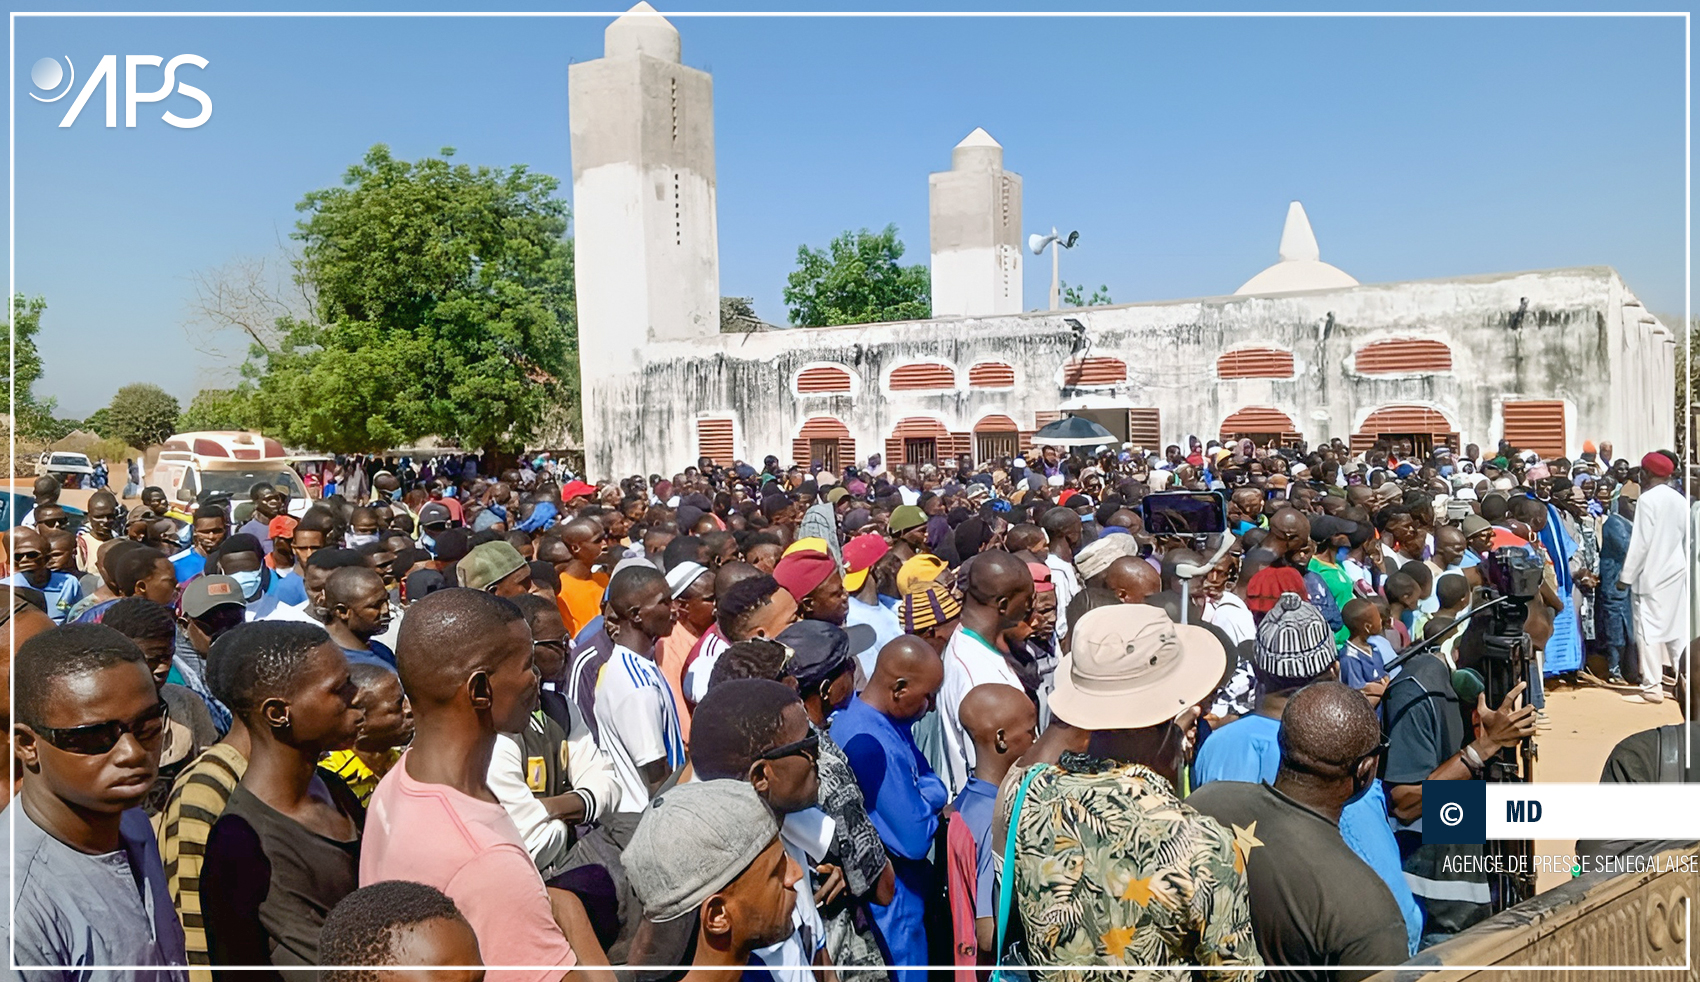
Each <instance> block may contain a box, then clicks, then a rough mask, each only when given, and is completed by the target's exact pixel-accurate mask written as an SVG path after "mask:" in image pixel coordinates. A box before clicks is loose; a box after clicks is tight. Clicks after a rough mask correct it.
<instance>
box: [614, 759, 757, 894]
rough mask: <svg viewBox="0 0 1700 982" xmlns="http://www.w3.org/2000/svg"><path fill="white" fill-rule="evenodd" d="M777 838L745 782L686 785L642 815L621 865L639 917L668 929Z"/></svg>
mask: <svg viewBox="0 0 1700 982" xmlns="http://www.w3.org/2000/svg"><path fill="white" fill-rule="evenodd" d="M778 835H779V823H778V822H777V821H776V820H775V819H774V817H773V811H772V810H771V809H769V808H768V807H767V804H766V803H765V802H763V801H762V800H761V798H760V797H759V796H758V795H757V794H756V790H755V788H753V787H751V786H750V784H749V782H748V781H689V782H686V783H684V784H680V785H678V786H676V787H673V788H671V789H669V790H667V791H664V792H662V793H661V794H659V795H657V796H656V797H655V800H654V801H651V802H650V803H649V806H648V807H646V808H645V809H644V810H643V814H642V816H640V817H639V818H638V824H637V828H636V829H634V830H633V831H632V838H631V842H630V844H629V845H627V846H626V848H625V851H624V852H622V853H621V854H620V862H621V863H622V864H624V866H625V869H626V880H627V881H628V882H629V883H630V884H631V886H632V891H633V892H634V893H636V894H637V897H638V900H639V902H641V903H642V904H643V912H644V915H645V916H646V917H648V918H649V919H650V920H652V921H656V922H660V923H665V922H667V921H672V920H676V919H678V918H680V917H683V916H685V915H686V914H690V913H693V912H694V911H695V910H696V909H697V908H698V907H700V906H701V905H702V902H703V901H705V900H707V899H708V898H709V897H712V896H714V894H715V893H717V892H719V891H720V890H722V889H724V888H725V887H726V885H727V884H729V883H731V882H732V881H733V880H735V879H737V878H738V877H739V876H740V875H742V873H743V872H744V870H746V869H748V868H749V866H750V864H751V863H753V862H755V859H756V857H757V856H760V855H761V854H762V852H763V851H764V850H766V849H767V847H768V846H770V845H772V844H773V840H774V839H775V838H776V837H777V836H778Z"/></svg>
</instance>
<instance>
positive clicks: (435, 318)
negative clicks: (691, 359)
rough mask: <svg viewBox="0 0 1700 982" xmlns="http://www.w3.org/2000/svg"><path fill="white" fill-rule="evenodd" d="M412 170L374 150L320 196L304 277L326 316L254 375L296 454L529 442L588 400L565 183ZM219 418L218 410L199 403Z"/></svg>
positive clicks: (308, 323) (304, 224) (305, 249)
mask: <svg viewBox="0 0 1700 982" xmlns="http://www.w3.org/2000/svg"><path fill="white" fill-rule="evenodd" d="M453 152H454V151H453V150H452V149H448V148H445V149H444V150H443V157H442V158H435V157H427V158H425V159H422V160H418V161H414V162H408V161H404V160H398V159H396V158H395V157H393V156H391V154H390V151H389V149H388V148H387V147H385V146H383V145H381V144H380V145H377V146H374V147H373V148H372V149H371V150H370V151H368V152H367V154H366V156H365V159H364V160H363V161H362V162H361V163H359V164H357V165H355V166H353V167H351V168H349V170H348V172H347V174H346V175H345V177H344V179H343V186H342V187H339V188H328V189H324V190H319V191H313V192H310V193H308V194H307V195H306V197H304V198H303V199H302V201H301V203H300V204H299V205H297V206H296V207H297V209H298V210H299V211H301V212H303V213H304V214H305V217H304V218H303V219H301V220H300V221H299V222H298V223H297V227H296V232H295V233H294V237H295V238H296V239H297V240H299V241H300V242H301V243H302V256H301V263H300V271H299V274H298V275H299V276H300V277H302V278H303V279H304V281H305V284H306V285H307V286H309V287H310V291H309V292H310V293H311V295H312V296H313V297H314V298H315V299H314V303H315V305H316V309H315V310H314V311H313V315H312V317H311V318H310V319H302V318H288V317H286V318H284V319H282V320H280V321H279V326H280V328H283V340H282V342H281V344H280V345H279V346H278V347H277V349H275V350H269V351H268V350H264V349H259V348H256V350H254V351H253V352H252V354H251V358H250V361H249V363H248V364H247V365H246V366H245V369H244V374H245V375H246V377H247V378H248V380H249V383H250V384H251V385H252V387H253V390H254V391H253V395H252V397H245V399H244V401H245V403H246V406H247V407H248V408H249V409H250V410H252V413H251V415H250V416H248V417H247V418H248V419H249V421H250V422H252V423H257V424H259V425H260V426H261V427H262V428H263V429H264V430H265V432H266V433H268V434H270V435H272V436H275V437H277V438H278V439H280V440H282V441H283V442H284V443H286V444H291V445H296V446H308V447H314V448H317V449H322V450H329V451H335V452H356V451H377V450H383V449H385V448H388V447H394V446H397V445H402V444H407V443H410V442H412V441H414V440H417V439H418V438H420V437H423V436H427V435H436V436H443V437H449V438H458V439H459V440H460V441H461V442H462V444H463V445H465V446H487V447H488V446H494V445H496V444H497V443H502V442H514V443H523V442H526V441H527V440H528V439H530V438H531V437H532V436H534V435H535V434H536V432H537V431H538V429H539V428H540V426H541V425H543V423H544V421H545V417H546V415H547V414H548V413H549V411H550V410H552V409H554V408H556V407H557V406H558V405H560V404H562V403H566V404H568V405H570V406H571V407H573V409H574V411H573V413H572V415H571V417H570V419H569V425H572V426H573V427H574V428H575V429H576V425H577V418H576V416H577V413H576V407H577V405H578V364H577V332H576V324H575V309H574V302H573V256H572V245H571V242H570V241H569V240H567V239H565V238H564V235H565V233H566V229H567V206H566V204H565V203H564V202H562V201H560V200H559V199H557V198H555V197H554V193H555V191H556V189H557V188H558V186H559V182H558V181H556V179H555V178H553V177H549V176H547V175H543V174H533V173H531V172H530V171H529V170H528V169H527V168H526V167H524V166H523V165H516V166H514V167H510V168H508V169H506V170H501V169H491V168H488V167H478V168H473V167H469V166H467V165H465V164H452V163H450V162H449V161H448V160H447V159H443V158H447V157H449V156H451V155H452V154H453ZM203 408H207V409H209V410H210V404H209V405H208V406H204V407H203Z"/></svg>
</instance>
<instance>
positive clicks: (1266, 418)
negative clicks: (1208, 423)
mask: <svg viewBox="0 0 1700 982" xmlns="http://www.w3.org/2000/svg"><path fill="white" fill-rule="evenodd" d="M1298 429H1299V428H1298V427H1297V426H1296V425H1294V423H1293V420H1292V418H1291V417H1289V416H1288V415H1287V414H1286V413H1284V412H1282V411H1280V410H1279V409H1271V408H1270V407H1268V406H1247V407H1246V408H1244V409H1241V410H1239V411H1238V412H1236V413H1234V414H1233V415H1231V416H1229V417H1228V418H1227V419H1224V420H1223V421H1222V434H1221V438H1222V439H1224V440H1230V439H1238V438H1239V437H1240V436H1241V435H1252V434H1280V436H1281V438H1282V439H1297V438H1298V437H1299V432H1298Z"/></svg>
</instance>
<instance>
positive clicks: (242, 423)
mask: <svg viewBox="0 0 1700 982" xmlns="http://www.w3.org/2000/svg"><path fill="white" fill-rule="evenodd" d="M249 396H250V393H248V392H246V391H244V390H242V389H239V388H238V389H202V390H201V391H199V392H197V393H195V398H194V399H191V400H190V401H189V408H188V409H185V410H183V415H182V416H181V417H180V418H179V419H178V420H177V427H178V429H179V430H182V431H185V432H187V431H190V430H250V429H254V428H256V427H258V426H259V425H260V424H259V423H258V422H257V421H256V419H255V413H254V409H253V407H252V405H250V403H249Z"/></svg>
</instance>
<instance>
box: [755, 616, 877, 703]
mask: <svg viewBox="0 0 1700 982" xmlns="http://www.w3.org/2000/svg"><path fill="white" fill-rule="evenodd" d="M778 641H779V643H780V644H783V645H787V646H789V647H790V648H791V660H790V661H788V662H786V663H785V671H786V673H787V674H789V675H792V676H794V677H795V678H796V679H797V685H798V686H799V687H800V688H802V689H803V690H804V691H805V692H806V691H808V689H809V688H810V687H811V686H816V685H819V684H820V683H822V682H824V681H826V680H827V679H829V678H831V677H833V676H834V675H837V674H838V673H839V672H840V671H841V670H843V669H844V668H845V666H847V665H849V664H850V660H851V658H852V657H854V656H855V655H858V654H860V653H862V652H863V651H866V650H868V649H869V648H871V647H873V644H874V629H873V628H872V627H871V626H869V625H867V624H857V625H854V626H852V627H839V626H838V625H836V624H828V623H827V622H826V621H816V620H801V621H798V622H797V623H795V624H792V625H791V626H790V627H788V628H786V629H785V630H783V631H781V632H779V638H778Z"/></svg>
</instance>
